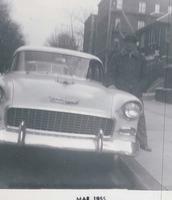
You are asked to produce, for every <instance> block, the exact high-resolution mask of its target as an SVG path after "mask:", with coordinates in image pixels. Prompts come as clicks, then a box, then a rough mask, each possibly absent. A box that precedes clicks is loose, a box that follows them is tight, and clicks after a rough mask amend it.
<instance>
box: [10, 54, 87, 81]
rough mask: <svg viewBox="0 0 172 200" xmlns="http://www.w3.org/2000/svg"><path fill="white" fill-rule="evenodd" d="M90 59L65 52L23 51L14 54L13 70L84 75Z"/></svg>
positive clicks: (82, 76)
mask: <svg viewBox="0 0 172 200" xmlns="http://www.w3.org/2000/svg"><path fill="white" fill-rule="evenodd" d="M89 63H90V59H87V58H83V57H79V56H72V55H66V54H59V53H52V52H39V51H25V52H20V53H18V54H17V55H16V58H15V61H14V63H13V70H15V71H27V72H37V73H42V74H60V75H71V76H78V77H81V78H84V77H86V75H87V71H88V68H89Z"/></svg>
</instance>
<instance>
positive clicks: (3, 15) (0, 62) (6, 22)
mask: <svg viewBox="0 0 172 200" xmlns="http://www.w3.org/2000/svg"><path fill="white" fill-rule="evenodd" d="M24 43H25V42H24V37H23V34H22V33H21V30H20V26H19V25H18V24H17V23H16V22H14V21H13V20H12V19H11V17H10V5H9V4H7V3H5V1H4V0H0V52H1V53H0V72H3V71H4V70H6V69H8V68H9V66H10V64H11V58H12V55H13V53H14V51H15V50H16V48H18V47H19V46H21V45H23V44H24Z"/></svg>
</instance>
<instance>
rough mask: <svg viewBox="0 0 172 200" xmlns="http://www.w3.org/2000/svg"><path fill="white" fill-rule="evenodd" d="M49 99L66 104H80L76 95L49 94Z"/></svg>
mask: <svg viewBox="0 0 172 200" xmlns="http://www.w3.org/2000/svg"><path fill="white" fill-rule="evenodd" d="M49 101H50V102H51V103H58V104H65V105H77V104H79V99H77V98H75V97H69V96H68V97H51V96H49Z"/></svg>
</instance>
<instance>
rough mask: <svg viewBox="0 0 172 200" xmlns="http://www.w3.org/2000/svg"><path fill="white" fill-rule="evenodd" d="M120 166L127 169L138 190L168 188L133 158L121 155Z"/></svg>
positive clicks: (124, 169)
mask: <svg viewBox="0 0 172 200" xmlns="http://www.w3.org/2000/svg"><path fill="white" fill-rule="evenodd" d="M120 162H121V166H123V171H124V172H125V171H128V172H129V173H130V174H129V177H130V179H131V180H133V181H134V182H135V185H136V189H138V190H155V191H157V190H159V191H161V190H166V191H167V190H168V189H167V188H166V187H164V186H163V185H161V184H160V183H159V182H158V181H157V180H156V179H155V178H154V177H153V176H152V175H151V174H149V172H148V171H147V170H146V169H145V168H144V167H143V166H142V165H140V164H139V163H138V162H137V161H136V160H135V159H134V158H132V157H131V158H130V157H121V158H120Z"/></svg>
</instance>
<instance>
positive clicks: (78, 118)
mask: <svg viewBox="0 0 172 200" xmlns="http://www.w3.org/2000/svg"><path fill="white" fill-rule="evenodd" d="M6 119H7V125H8V126H13V127H19V125H20V123H21V122H22V121H25V124H26V127H27V128H29V129H35V130H44V131H53V132H63V133H76V134H89V135H95V134H97V133H98V132H99V131H100V129H102V130H103V132H104V135H105V136H110V135H112V132H113V128H114V121H113V120H112V119H107V118H102V117H96V116H91V115H82V114H74V113H66V112H56V111H46V110H36V109H25V108H9V109H8V110H7V118H6Z"/></svg>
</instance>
